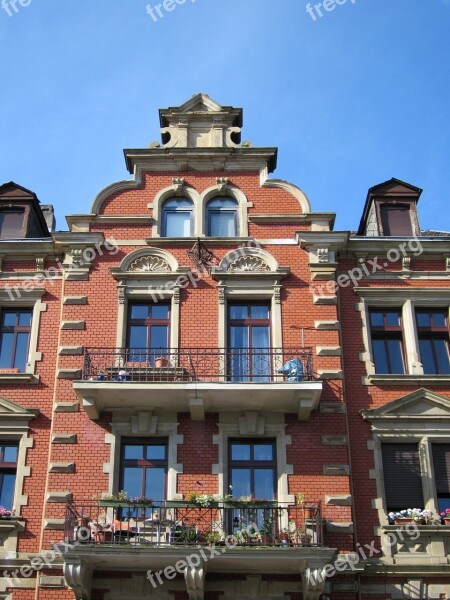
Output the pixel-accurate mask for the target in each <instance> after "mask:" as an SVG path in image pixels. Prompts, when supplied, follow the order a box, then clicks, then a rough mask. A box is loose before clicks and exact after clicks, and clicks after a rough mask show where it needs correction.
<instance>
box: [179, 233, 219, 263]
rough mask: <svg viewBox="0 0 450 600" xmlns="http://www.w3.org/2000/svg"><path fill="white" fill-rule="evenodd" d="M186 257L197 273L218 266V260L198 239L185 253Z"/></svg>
mask: <svg viewBox="0 0 450 600" xmlns="http://www.w3.org/2000/svg"><path fill="white" fill-rule="evenodd" d="M187 255H188V257H189V260H190V261H191V262H192V264H193V265H194V266H195V267H196V268H197V269H198V270H199V271H205V270H206V268H207V267H213V266H214V265H217V264H219V261H218V259H217V258H216V257H215V256H214V254H213V253H212V252H211V251H210V250H208V248H206V246H205V245H204V244H203V243H202V242H201V241H200V238H198V239H197V241H196V242H195V244H194V245H193V246H192V248H191V249H190V250H188V251H187Z"/></svg>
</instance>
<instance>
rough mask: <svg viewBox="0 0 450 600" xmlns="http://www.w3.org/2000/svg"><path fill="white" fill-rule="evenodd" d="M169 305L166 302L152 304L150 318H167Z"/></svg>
mask: <svg viewBox="0 0 450 600" xmlns="http://www.w3.org/2000/svg"><path fill="white" fill-rule="evenodd" d="M168 318H169V307H168V305H167V304H153V305H152V319H168Z"/></svg>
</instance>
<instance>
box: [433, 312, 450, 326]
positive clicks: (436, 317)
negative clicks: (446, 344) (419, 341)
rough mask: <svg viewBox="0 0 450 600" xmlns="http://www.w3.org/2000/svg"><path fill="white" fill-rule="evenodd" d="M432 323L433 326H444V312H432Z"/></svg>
mask: <svg viewBox="0 0 450 600" xmlns="http://www.w3.org/2000/svg"><path fill="white" fill-rule="evenodd" d="M433 324H434V326H435V327H445V326H446V325H447V323H446V313H445V312H434V313H433Z"/></svg>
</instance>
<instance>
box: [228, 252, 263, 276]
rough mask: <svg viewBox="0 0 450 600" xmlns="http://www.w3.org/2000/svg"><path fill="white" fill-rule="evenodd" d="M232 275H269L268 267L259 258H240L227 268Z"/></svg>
mask: <svg viewBox="0 0 450 600" xmlns="http://www.w3.org/2000/svg"><path fill="white" fill-rule="evenodd" d="M228 271H231V272H232V273H269V272H270V267H269V265H268V264H267V263H266V262H264V261H263V260H262V258H260V257H259V256H241V257H239V258H237V259H236V260H235V261H234V262H232V263H231V264H230V266H229V267H228Z"/></svg>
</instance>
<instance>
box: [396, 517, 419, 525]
mask: <svg viewBox="0 0 450 600" xmlns="http://www.w3.org/2000/svg"><path fill="white" fill-rule="evenodd" d="M413 523H415V524H416V525H425V521H424V520H423V519H419V520H416V519H410V518H408V517H404V518H402V519H398V518H395V519H394V525H412V524H413Z"/></svg>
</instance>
